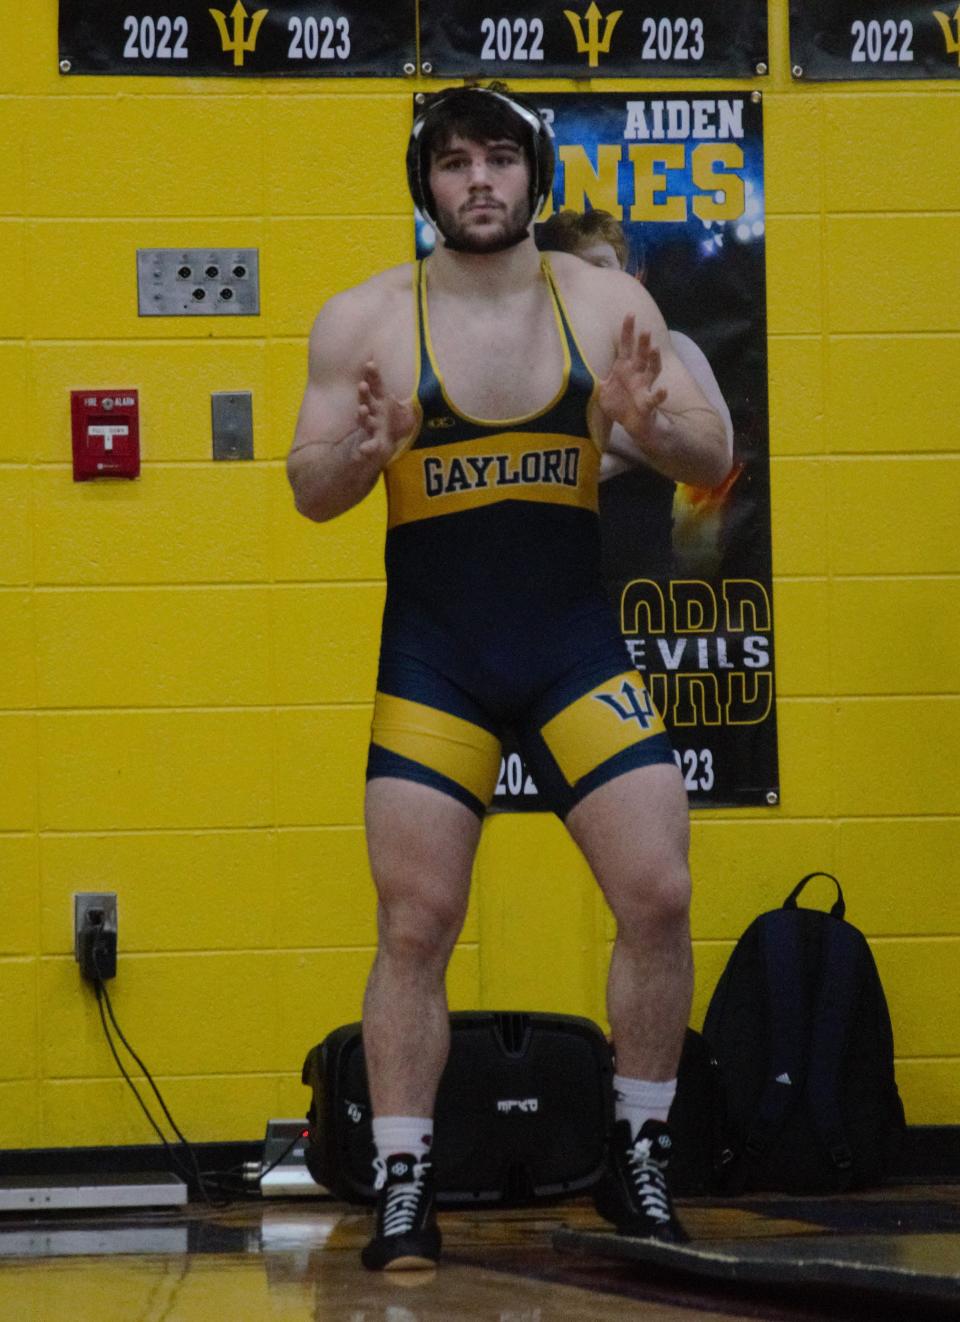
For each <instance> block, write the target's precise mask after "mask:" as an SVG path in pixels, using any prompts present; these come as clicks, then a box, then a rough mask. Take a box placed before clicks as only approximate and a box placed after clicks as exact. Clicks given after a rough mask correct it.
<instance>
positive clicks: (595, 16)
mask: <svg viewBox="0 0 960 1322" xmlns="http://www.w3.org/2000/svg"><path fill="white" fill-rule="evenodd" d="M563 12H564V13H565V14H566V16H567V22H568V23H569V24H570V26H571V27H572V28H573V35H574V36H575V37H576V39H577V54H578V55H589V56H590V68H591V69H595V68H596V67H597V58H598V56H600V55H609V54H610V38H611V37H612V36H613V29H614V28H615V27H616V26H617V19H618V18H619V17H620V16H621V14H622V13H623V10H622V9H615V10H614V11H613V13H612V14H608V15H607V20H606V23H605V24H604V28H603V37H602V38H601V36H600V20H601V18H603V15H602V14H601V13H600V10H599V9H598V8H597V4H596V0H591V2H590V8H589V9H588V10H587V12H586V14H585V15H584V18H586V20H587V35H586V36H584V35H583V19H582V18H581V17H580V15H579V14H575V13H574V12H573V10H572V9H565V10H564V11H563Z"/></svg>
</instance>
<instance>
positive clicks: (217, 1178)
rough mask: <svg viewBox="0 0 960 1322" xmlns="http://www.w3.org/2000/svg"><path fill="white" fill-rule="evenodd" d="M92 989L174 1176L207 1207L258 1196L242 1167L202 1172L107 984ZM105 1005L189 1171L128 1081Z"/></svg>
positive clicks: (120, 1065) (292, 1145) (286, 1151)
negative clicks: (179, 1145)
mask: <svg viewBox="0 0 960 1322" xmlns="http://www.w3.org/2000/svg"><path fill="white" fill-rule="evenodd" d="M94 957H95V958H96V948H94ZM94 990H95V991H96V995H97V1007H98V1009H99V1011H100V1022H101V1023H102V1025H103V1032H104V1036H105V1037H106V1039H107V1045H108V1046H109V1048H110V1052H111V1054H112V1056H113V1058H114V1060H115V1061H116V1063H117V1068H118V1069H119V1070H120V1073H121V1074H122V1075H123V1077H124V1079H125V1080H126V1083H127V1085H128V1087H129V1088H130V1090H131V1092H132V1093H133V1095H134V1097H135V1098H136V1099H137V1103H138V1104H139V1106H140V1109H141V1110H142V1111H143V1113H144V1115H145V1116H146V1117H147V1120H148V1121H149V1122H150V1125H151V1126H152V1128H153V1130H154V1132H155V1133H156V1134H157V1136H158V1138H159V1139H160V1142H161V1143H162V1144H163V1146H164V1148H165V1149H166V1151H167V1154H168V1156H169V1157H170V1161H171V1164H172V1165H173V1168H174V1170H175V1171H176V1173H177V1174H178V1175H179V1176H181V1178H183V1179H186V1180H187V1181H189V1180H190V1179H191V1178H193V1179H194V1180H195V1182H196V1185H197V1188H198V1190H199V1191H200V1195H201V1197H202V1198H203V1200H204V1202H205V1203H206V1204H207V1206H208V1207H224V1206H226V1205H227V1204H228V1203H229V1202H230V1200H231V1199H230V1197H226V1196H224V1195H228V1194H229V1195H231V1196H232V1197H233V1198H237V1197H256V1196H257V1195H256V1193H254V1192H253V1190H251V1189H249V1188H247V1186H246V1184H245V1183H244V1182H243V1178H242V1170H243V1168H242V1167H239V1168H237V1167H234V1168H233V1169H232V1170H227V1171H201V1169H200V1163H199V1161H198V1160H197V1154H196V1151H195V1149H194V1147H193V1145H192V1144H191V1143H190V1141H189V1140H188V1139H187V1138H186V1137H185V1136H184V1134H183V1132H182V1131H181V1129H180V1127H179V1125H178V1124H177V1122H176V1121H175V1120H174V1118H173V1116H172V1115H171V1114H170V1110H169V1108H168V1107H167V1104H166V1102H165V1101H164V1100H163V1096H162V1094H161V1092H160V1089H159V1088H158V1087H157V1085H156V1083H155V1082H154V1079H153V1075H152V1074H151V1073H150V1071H149V1070H148V1069H147V1067H146V1065H145V1064H144V1062H143V1061H142V1060H141V1059H140V1057H139V1056H138V1055H137V1053H136V1051H134V1049H133V1047H132V1046H131V1045H130V1043H129V1042H128V1041H127V1039H126V1036H125V1035H124V1032H123V1029H122V1028H121V1027H120V1025H119V1024H118V1023H117V1018H116V1015H115V1014H114V1013H113V1005H112V1003H111V1001H110V993H109V992H108V991H107V987H106V984H105V982H104V981H103V979H102V978H97V979H96V980H95V981H94ZM104 1004H106V1007H107V1014H108V1015H109V1017H110V1024H112V1025H113V1028H114V1030H115V1031H116V1034H117V1037H118V1038H119V1039H120V1041H121V1042H122V1043H123V1045H124V1047H125V1048H126V1050H127V1051H128V1052H129V1053H130V1055H131V1056H132V1058H133V1059H134V1060H135V1061H136V1063H137V1065H138V1066H139V1068H140V1070H141V1072H142V1073H143V1076H144V1078H145V1079H146V1080H147V1082H148V1083H149V1085H150V1087H151V1088H152V1089H153V1093H154V1096H155V1097H156V1099H157V1101H158V1102H159V1103H160V1107H161V1109H162V1111H163V1114H164V1115H165V1116H166V1118H167V1121H168V1122H169V1124H170V1127H171V1129H172V1130H173V1132H174V1133H175V1134H176V1136H177V1138H178V1139H179V1140H180V1142H181V1143H182V1144H183V1146H184V1148H185V1149H186V1151H187V1154H188V1156H189V1158H190V1165H191V1166H192V1168H193V1169H192V1172H191V1171H189V1170H187V1169H186V1168H185V1167H184V1165H183V1163H182V1161H181V1158H180V1156H179V1155H178V1153H177V1152H176V1150H175V1149H174V1148H173V1147H172V1146H171V1144H170V1143H169V1142H168V1140H167V1138H166V1137H165V1135H164V1133H163V1131H162V1130H161V1129H160V1126H159V1125H158V1124H157V1122H156V1121H155V1120H154V1118H153V1115H152V1114H151V1113H150V1110H149V1108H148V1106H147V1104H146V1103H145V1102H144V1100H143V1098H142V1097H141V1096H140V1093H139V1091H138V1089H137V1086H136V1084H135V1083H134V1082H133V1080H132V1079H131V1078H130V1075H129V1074H128V1073H127V1070H126V1069H125V1067H124V1064H123V1061H122V1060H121V1059H120V1056H119V1053H118V1052H117V1049H116V1046H115V1044H114V1041H113V1037H112V1035H111V1032H110V1026H109V1025H108V1023H107V1018H106V1016H105V1015H104V1012H103V1007H104ZM302 1137H303V1134H302V1133H299V1134H295V1135H294V1137H293V1139H292V1140H291V1141H290V1142H289V1143H288V1144H287V1146H286V1147H285V1148H284V1150H283V1151H282V1152H281V1153H280V1155H279V1157H277V1158H276V1159H275V1160H274V1161H272V1162H271V1163H270V1165H269V1166H267V1167H265V1168H264V1169H263V1170H261V1171H260V1173H259V1175H258V1176H257V1179H256V1184H257V1191H258V1192H259V1187H260V1181H261V1180H262V1179H263V1177H264V1176H265V1175H268V1174H269V1173H270V1171H272V1170H274V1169H275V1168H276V1167H277V1166H279V1165H280V1163H281V1162H282V1161H283V1160H284V1159H285V1158H286V1157H288V1156H289V1155H290V1153H291V1152H292V1151H293V1149H294V1148H295V1147H296V1145H297V1143H299V1142H300V1139H301V1138H302ZM238 1170H239V1172H241V1174H240V1175H239V1176H238ZM237 1179H239V1182H240V1187H239V1188H237V1187H236V1185H232V1186H231V1185H230V1184H229V1181H232V1180H237ZM211 1188H212V1189H213V1190H214V1192H215V1193H216V1194H218V1195H219V1197H218V1198H216V1199H214V1198H211V1196H210V1190H211Z"/></svg>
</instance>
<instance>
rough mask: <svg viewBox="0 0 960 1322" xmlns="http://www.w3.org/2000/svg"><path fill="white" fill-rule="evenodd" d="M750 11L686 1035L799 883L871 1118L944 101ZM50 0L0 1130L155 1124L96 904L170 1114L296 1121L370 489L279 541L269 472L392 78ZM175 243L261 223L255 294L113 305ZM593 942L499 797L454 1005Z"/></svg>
mask: <svg viewBox="0 0 960 1322" xmlns="http://www.w3.org/2000/svg"><path fill="white" fill-rule="evenodd" d="M786 9H787V4H786V0H773V2H772V3H771V6H770V21H771V69H772V73H771V76H770V77H769V78H767V79H763V80H758V82H757V86H758V87H761V88H762V90H763V96H764V106H765V109H764V116H765V139H766V171H767V205H768V213H769V224H768V231H767V232H768V283H769V287H768V307H769V327H770V385H771V404H772V439H771V449H772V461H771V462H772V476H773V500H774V511H773V513H774V546H773V555H774V568H775V574H776V581H775V599H776V617H777V655H778V662H779V669H778V683H779V719H780V760H781V772H782V782H783V795H782V805H781V806H780V807H778V808H777V809H774V810H764V811H752V812H751V811H739V812H724V811H711V812H703V813H699V814H697V815H696V818H695V821H694V828H693V863H694V870H695V880H696V898H695V902H694V912H693V922H694V934H695V940H696V959H697V992H696V1004H695V1006H694V1014H693V1022H694V1024H696V1025H699V1023H700V1021H701V1018H702V1013H703V1010H704V1007H705V1004H706V1001H707V998H708V996H709V993H710V991H711V990H712V987H713V985H714V983H715V980H716V977H717V975H718V973H719V971H720V969H721V967H722V965H723V962H724V960H725V959H726V956H727V954H728V952H729V950H730V948H731V946H732V943H733V941H734V940H735V938H736V937H737V936H738V934H739V933H740V932H741V931H742V930H743V928H744V927H745V926H746V924H747V923H748V922H749V920H750V919H751V918H752V917H753V916H754V915H755V914H756V913H757V912H759V911H761V910H762V909H764V908H768V907H773V906H774V905H776V904H778V903H779V902H780V901H781V900H782V898H783V896H784V894H785V893H786V891H787V889H789V887H790V886H791V885H792V883H793V882H794V881H795V880H796V879H798V878H799V876H800V875H801V874H802V873H803V872H804V871H807V870H812V869H814V868H818V867H820V868H827V869H831V870H835V871H836V872H837V873H838V874H839V875H840V877H841V879H842V880H843V882H844V884H845V887H846V891H847V898H848V903H849V915H850V917H851V918H852V919H853V920H854V921H855V922H856V923H857V924H858V925H859V926H861V927H862V928H863V929H864V930H865V931H866V932H867V933H868V935H869V936H870V938H871V941H872V945H873V948H874V950H875V952H876V955H877V958H878V961H879V965H880V970H881V973H882V976H883V979H884V982H885V985H886V988H887V992H888V997H889V1001H890V1005H891V1010H892V1014H893V1019H894V1028H895V1034H896V1042H897V1050H898V1056H899V1078H900V1083H901V1087H902V1091H903V1093H904V1096H905V1100H906V1104H907V1110H908V1116H909V1119H910V1120H911V1121H912V1122H914V1123H957V1122H960V1006H958V991H957V987H958V978H957V969H958V968H960V935H958V934H960V887H958V886H957V884H956V859H957V858H958V856H960V831H958V827H957V818H956V815H955V814H956V811H957V806H958V785H960V778H958V773H957V756H956V749H957V747H958V744H960V721H958V702H957V697H956V691H955V687H956V657H957V651H958V648H957V624H956V621H957V606H958V601H960V591H958V578H957V570H958V563H957V561H958V552H957V538H956V509H957V481H956V476H957V453H956V451H957V440H958V428H960V424H958V414H957V411H956V407H955V401H954V392H953V391H952V390H951V388H950V387H951V383H952V381H953V379H954V376H955V369H956V361H957V353H958V348H960V298H958V296H957V295H958V286H957V276H956V246H957V245H956V235H957V226H958V221H960V216H958V212H960V172H958V171H957V169H956V162H957V160H958V159H960V85H958V84H956V83H952V84H948V83H940V84H924V83H903V84H893V83H883V84H881V83H875V84H872V85H867V84H853V85H846V86H843V85H838V84H833V85H829V84H828V85H820V86H813V85H807V84H795V83H793V82H792V80H791V78H790V73H789V68H790V59H789V50H788V39H787V22H786ZM56 16H57V6H56V4H55V3H54V0H42V3H40V4H38V5H35V6H18V7H14V6H7V7H5V9H4V20H3V38H4V39H3V41H2V42H0V159H2V162H3V166H2V178H0V291H2V296H0V398H2V401H3V407H2V421H0V526H2V528H3V538H2V546H3V553H2V557H0V638H2V640H3V664H2V666H0V786H2V790H0V886H2V891H0V893H2V896H3V900H4V904H3V914H4V921H3V922H2V924H0V1004H2V1006H3V1022H4V1038H5V1050H4V1051H3V1053H2V1056H0V1146H6V1147H11V1148H24V1147H57V1146H78V1145H96V1144H118V1143H143V1142H151V1141H153V1134H152V1131H150V1130H149V1129H148V1128H147V1126H146V1123H145V1121H144V1120H143V1119H142V1117H141V1115H140V1112H139V1110H138V1109H137V1108H136V1106H135V1104H134V1102H133V1100H132V1099H131V1098H130V1097H129V1094H128V1093H126V1091H125V1089H124V1087H123V1085H122V1083H121V1082H119V1081H118V1079H117V1077H116V1073H115V1069H114V1066H113V1062H112V1060H111V1058H110V1056H109V1054H108V1052H107V1049H106V1046H105V1043H104V1041H103V1038H102V1035H101V1030H100V1025H99V1019H98V1015H97V1010H96V1006H95V1002H94V999H93V997H92V995H91V993H90V991H89V989H88V988H86V987H85V986H84V985H83V984H82V983H81V980H80V977H79V974H78V971H77V967H76V964H75V963H74V960H73V955H72V896H73V893H74V891H77V890H101V889H103V890H116V891H117V893H118V895H119V907H120V963H119V976H118V977H117V979H116V981H115V982H114V983H113V985H112V994H113V999H114V1004H115V1008H116V1011H117V1015H118V1017H119V1019H120V1022H121V1024H122V1025H123V1027H124V1029H125V1031H126V1033H127V1035H128V1037H129V1038H130V1039H131V1041H132V1042H133V1043H134V1045H135V1046H136V1047H137V1048H138V1050H139V1051H140V1053H141V1054H142V1055H143V1056H144V1058H145V1059H146V1061H147V1063H148V1064H149V1065H150V1066H151V1068H152V1069H153V1070H154V1071H155V1073H156V1075H157V1078H158V1081H159V1082H160V1084H161V1086H162V1088H163V1090H164V1093H165V1095H166V1096H167V1099H168V1101H169V1103H170V1106H171V1108H172V1109H173V1111H174V1114H175V1115H176V1116H177V1117H178V1119H179V1121H180V1124H181V1126H182V1127H183V1128H184V1129H185V1131H186V1132H187V1133H188V1135H190V1136H191V1137H193V1138H195V1139H197V1140H214V1139H241V1138H242V1139H249V1138H254V1137H257V1136H259V1135H260V1134H261V1133H262V1131H263V1127H264V1124H265V1121H266V1119H267V1118H268V1117H270V1116H276V1115H299V1114H302V1113H303V1111H304V1109H305V1106H306V1102H307V1097H306V1094H305V1091H304V1090H303V1089H302V1087H301V1085H300V1083H299V1066H300V1063H301V1061H302V1058H303V1055H304V1053H305V1051H306V1050H307V1049H308V1048H309V1047H310V1046H311V1045H312V1044H313V1043H314V1042H316V1041H317V1040H319V1039H320V1038H321V1037H322V1036H323V1035H324V1034H325V1033H326V1032H327V1031H329V1030H330V1029H331V1028H333V1027H335V1026H337V1025H339V1024H341V1023H344V1022H347V1021H349V1020H352V1019H355V1018H357V1017H358V1016H359V1010H360V1000H361V992H362V987H363V982H364V979H365V976H366V972H367V969H368V967H369V963H370V960H371V956H372V950H373V941H374V904H373V898H372V893H371V885H370V881H369V878H368V874H367V868H366V862H365V855H364V844H363V833H362V827H361V804H362V797H361V795H362V773H363V764H364V756H365V744H366V738H367V728H368V722H369V712H370V705H369V704H370V699H371V695H372V689H373V682H374V674H375V644H376V636H377V629H378V614H379V611H380V607H381V603H382V598H383V582H382V560H381V549H380V544H381V539H382V535H383V504H382V500H381V498H380V496H379V494H377V495H375V496H374V497H372V498H371V499H370V500H368V501H367V502H366V503H365V504H364V505H363V506H362V507H360V508H359V509H356V510H354V511H352V512H351V513H350V514H348V515H347V516H345V517H344V518H342V519H341V520H339V521H337V522H335V523H334V524H332V525H329V526H325V527H316V526H313V525H310V524H308V523H307V522H306V521H304V520H302V519H300V518H299V517H298V516H297V515H296V514H295V513H294V510H293V507H292V503H291V500H290V497H289V495H288V492H287V489H286V484H285V479H284V472H283V457H284V454H285V452H286V448H287V445H288V442H289V437H290V434H291V429H292V426H293V421H294V417H295V413H296V409H297V405H298V402H299V396H300V391H301V389H302V384H303V377H304V365H305V342H306V335H307V332H308V329H309V326H310V324H311V321H312V318H313V316H314V314H315V312H316V310H317V309H318V307H319V306H320V304H321V303H322V302H323V301H324V299H326V298H327V297H328V296H329V295H330V294H331V293H333V292H334V291H335V290H337V289H340V288H342V287H344V286H346V285H348V284H350V283H353V282H355V281H358V280H360V279H362V278H363V277H365V276H366V275H368V274H369V273H370V272H372V271H374V270H376V269H378V268H381V267H383V266H384V265H388V264H393V263H396V262H401V261H405V260H407V259H408V258H409V256H410V252H411V242H412V238H411V232H412V226H411V207H410V202H409V200H408V197H407V194H406V191H405V184H404V177H403V171H402V154H403V150H404V146H405V141H406V135H407V130H408V125H409V116H410V94H411V92H412V91H413V90H414V86H415V85H414V83H412V82H403V81H401V80H373V79H369V80H346V79H345V80H342V81H326V80H316V81H303V82H290V81H285V80H284V81H281V80H276V81H262V82H259V81H255V82H240V81H231V80H217V79H169V78H157V79H133V78H129V79H128V78H122V79H119V78H118V79H108V78H92V77H75V78H64V77H61V76H60V75H59V73H58V72H57V40H56ZM725 85H726V86H729V84H709V83H707V84H697V86H698V87H710V86H714V87H717V86H725ZM532 86H534V87H536V86H539V87H541V88H549V89H550V90H566V89H568V88H569V89H572V88H573V86H574V85H573V84H566V83H559V82H549V83H540V84H532ZM596 86H597V87H598V88H600V89H604V88H606V89H608V90H620V89H622V88H624V87H625V86H626V85H625V84H623V83H613V82H608V83H598V84H597V85H596ZM630 86H632V87H643V86H645V85H644V84H631V85H630ZM646 86H650V85H646ZM677 86H678V87H679V86H680V85H679V84H677ZM741 86H742V85H741ZM175 245H186V246H206V245H210V246H217V245H225V246H226V245H229V246H250V247H257V248H259V250H260V253H261V265H262V272H261V294H262V315H261V316H260V317H259V318H255V319H250V318H236V319H217V320H215V321H206V320H189V319H171V320H165V319H156V320H153V319H148V320H141V319H139V318H138V316H137V310H136V281H135V258H134V254H135V250H136V249H137V248H138V247H167V246H175ZM127 386H131V387H132V386H135V387H137V388H138V389H139V390H140V395H141V415H142V428H143V440H142V448H143V458H144V468H143V475H142V477H141V479H140V480H139V482H137V483H133V484H128V483H123V482H115V481H114V482H99V483H91V484H83V485H75V484H74V483H73V482H72V481H71V474H70V466H69V392H70V390H71V389H72V388H84V387H87V388H94V387H127ZM214 390H251V391H252V392H253V400H254V423H255V447H256V459H255V461H254V462H252V463H218V464H214V463H213V462H212V461H211V458H210V422H209V408H210V405H209V395H210V392H211V391H214ZM815 898H817V897H815ZM819 898H821V899H826V898H828V891H827V890H826V889H825V890H824V893H823V894H822V896H820V897H819ZM611 936H612V932H611V928H610V924H609V921H608V919H607V918H606V916H605V914H604V911H603V909H602V907H601V905H600V902H599V900H598V897H597V895H596V893H595V891H594V889H593V887H592V883H591V882H590V879H589V876H588V875H587V873H586V869H585V866H584V865H583V863H582V861H581V860H580V859H579V857H578V856H577V854H576V853H575V851H574V849H573V847H572V846H571V845H570V843H569V842H568V841H567V840H566V838H565V836H564V834H563V831H562V829H561V828H560V827H559V825H558V824H557V823H556V822H555V821H554V820H553V819H552V818H549V817H546V816H536V817H526V816H508V817H499V818H496V819H494V820H492V821H491V822H490V823H489V824H488V826H487V829H486V831H485V834H484V839H483V842H482V846H481V850H480V854H479V858H478V862H477V868H476V885H475V888H474V897H473V902H472V907H471V911H470V915H469V918H468V921H467V925H466V928H465V930H464V933H463V936H462V940H461V942H460V944H459V947H458V949H457V951H456V954H455V956H454V959H453V964H452V968H451V973H450V979H449V988H450V1000H451V1004H452V1005H453V1007H454V1008H474V1007H494V1008H526V1009H541V1010H559V1011H566V1012H572V1013H581V1014H587V1015H589V1016H591V1017H593V1018H595V1019H598V1020H603V1018H604V1010H603V977H604V970H605V964H606V959H607V955H608V950H609V942H610V939H611Z"/></svg>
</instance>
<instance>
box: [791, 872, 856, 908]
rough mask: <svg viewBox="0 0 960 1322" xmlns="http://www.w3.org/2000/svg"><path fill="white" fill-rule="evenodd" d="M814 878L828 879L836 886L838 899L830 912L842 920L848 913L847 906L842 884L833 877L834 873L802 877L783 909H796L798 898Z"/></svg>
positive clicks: (814, 873)
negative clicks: (841, 887)
mask: <svg viewBox="0 0 960 1322" xmlns="http://www.w3.org/2000/svg"><path fill="white" fill-rule="evenodd" d="M814 877H827V878H829V880H830V881H832V882H833V884H834V886H836V888H837V898H836V901H835V903H834V905H833V908H832V909H831V910H830V912H831V914H832V915H833V916H834V918H842V917H843V915H844V914H845V913H846V912H847V906H846V904H845V902H844V898H843V891H842V890H841V889H840V883H839V881H837V879H836V877H835V876H834V875H833V873H832V872H808V873H807V875H806V876H805V877H801V879H800V880H799V881H798V882H797V884H796V886H794V888H793V890H792V891H791V892H790V894H789V895H788V896H787V898H786V899H785V900H784V902H783V907H784V908H785V909H795V908H796V907H797V896H798V895H799V894H800V892H801V891H802V890H803V888H804V886H806V884H807V882H808V881H812V880H813V878H814Z"/></svg>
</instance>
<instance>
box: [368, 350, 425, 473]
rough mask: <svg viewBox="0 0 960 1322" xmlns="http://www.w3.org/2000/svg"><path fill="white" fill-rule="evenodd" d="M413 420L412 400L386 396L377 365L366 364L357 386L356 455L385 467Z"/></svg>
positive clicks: (387, 393) (414, 416) (414, 420)
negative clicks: (357, 437) (357, 438)
mask: <svg viewBox="0 0 960 1322" xmlns="http://www.w3.org/2000/svg"><path fill="white" fill-rule="evenodd" d="M416 421H417V418H416V413H415V412H414V408H413V399H412V398H411V399H406V400H399V399H397V398H396V397H395V396H394V395H391V394H389V392H388V391H387V390H386V389H385V387H384V384H383V378H382V377H381V376H380V369H379V368H378V367H377V365H376V363H374V362H368V363H365V364H364V367H363V375H362V376H361V378H360V384H359V385H358V386H357V427H358V428H359V430H360V432H361V437H360V439H359V440H358V441H357V443H356V446H355V453H356V455H357V456H358V457H359V458H362V459H366V460H368V461H369V460H373V461H375V462H376V463H378V464H379V466H380V467H381V468H383V467H385V466H386V464H388V463H389V462H390V460H391V459H392V457H393V452H394V450H395V449H396V448H397V444H398V443H399V442H400V441H401V440H403V438H404V437H405V436H409V435H410V433H411V432H412V431H413V429H414V427H415V426H416Z"/></svg>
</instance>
